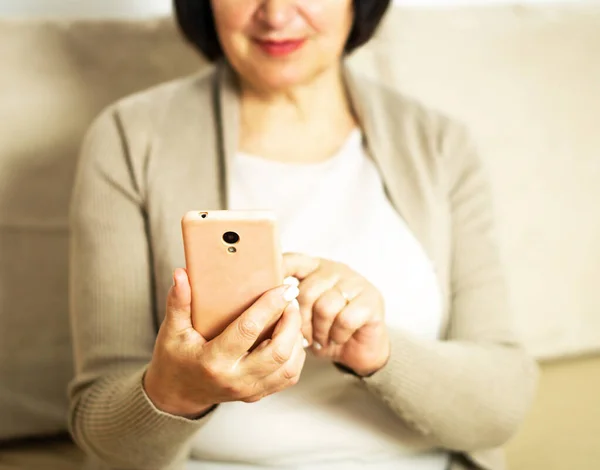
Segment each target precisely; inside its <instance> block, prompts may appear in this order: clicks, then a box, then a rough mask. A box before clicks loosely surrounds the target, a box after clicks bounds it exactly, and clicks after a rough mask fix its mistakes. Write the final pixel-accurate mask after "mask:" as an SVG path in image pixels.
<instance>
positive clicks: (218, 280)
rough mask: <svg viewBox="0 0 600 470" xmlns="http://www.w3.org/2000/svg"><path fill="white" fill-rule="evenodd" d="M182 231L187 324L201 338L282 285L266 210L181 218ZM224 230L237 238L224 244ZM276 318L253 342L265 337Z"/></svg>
mask: <svg viewBox="0 0 600 470" xmlns="http://www.w3.org/2000/svg"><path fill="white" fill-rule="evenodd" d="M203 215H204V217H205V218H203V217H202V216H203ZM182 232H183V243H184V248H185V258H186V265H187V271H188V276H189V278H190V284H191V287H192V322H193V325H194V328H195V329H196V330H197V331H198V332H199V333H200V334H202V336H204V337H205V338H206V339H207V340H211V339H213V338H215V337H216V336H218V335H219V334H220V333H222V332H223V330H224V329H225V328H226V327H227V326H228V325H229V324H230V323H231V322H232V321H233V320H235V319H236V318H238V317H239V315H240V314H242V313H243V312H244V311H245V310H246V309H247V308H248V307H250V306H251V305H252V304H253V303H254V302H255V301H256V300H257V299H258V298H259V297H260V296H261V295H262V294H264V293H265V292H266V291H268V290H270V289H272V288H274V287H277V286H279V285H281V283H282V282H283V265H282V256H281V249H280V245H279V235H278V232H277V224H276V221H275V218H274V217H273V216H272V215H271V214H270V213H268V212H259V211H256V212H254V211H204V212H197V211H195V212H190V213H188V214H186V216H185V217H184V218H183V220H182ZM227 232H234V233H236V234H238V235H239V241H238V242H237V243H235V244H228V243H226V242H225V241H224V239H223V236H224V234H225V233H227ZM231 248H235V252H231V251H230V249H231ZM278 319H279V317H277V318H274V319H273V321H272V322H271V324H270V325H269V327H268V328H267V329H266V330H265V332H264V333H263V335H261V337H260V338H259V341H257V343H256V344H259V343H260V341H262V340H263V339H265V338H266V337H268V336H270V333H271V332H272V329H273V326H274V325H275V324H276V323H277V320H278Z"/></svg>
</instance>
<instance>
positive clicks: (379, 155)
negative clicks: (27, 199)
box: [70, 0, 536, 470]
mask: <svg viewBox="0 0 600 470" xmlns="http://www.w3.org/2000/svg"><path fill="white" fill-rule="evenodd" d="M388 6H389V1H388V0H355V1H351V0H244V1H242V0H218V1H217V0H213V1H209V0H204V1H200V0H197V1H191V0H177V1H176V2H175V7H176V11H177V16H178V19H179V23H180V26H181V28H182V30H183V32H184V33H185V35H186V37H187V38H188V39H189V40H190V41H191V43H192V44H193V45H195V46H196V47H197V48H198V49H199V50H200V51H201V52H202V53H204V54H205V55H206V56H207V57H208V58H209V59H211V60H213V61H215V63H216V67H215V68H214V70H213V71H211V72H210V73H208V74H204V75H201V76H193V77H188V78H185V79H183V80H179V81H176V82H173V83H169V84H166V85H163V86H160V87H157V88H155V89H153V90H150V91H147V92H144V93H141V94H138V95H135V96H133V97H131V98H128V99H125V100H123V101H121V102H119V103H117V104H116V105H114V106H112V107H111V108H110V109H108V110H107V111H106V112H105V113H103V114H102V116H101V117H99V118H98V120H97V121H96V122H95V124H94V125H93V127H92V129H91V130H90V132H89V134H88V136H87V138H86V140H85V144H84V147H83V151H82V157H81V163H80V166H79V170H78V175H77V183H76V188H75V192H74V195H73V206H72V229H73V234H72V249H71V254H72V261H71V263H72V278H71V279H72V280H71V289H72V323H73V333H74V341H75V357H76V366H77V374H76V378H75V380H74V382H73V384H72V387H71V391H70V393H71V400H72V411H71V423H72V432H73V435H74V437H75V439H76V440H77V442H78V443H79V444H80V445H81V446H82V447H83V448H84V449H85V450H86V451H87V452H88V454H89V455H90V456H92V457H93V458H95V460H96V462H97V464H98V467H99V468H119V469H123V468H127V469H163V468H169V469H171V468H173V469H175V468H182V467H184V466H187V467H189V468H198V469H230V468H252V469H256V468H261V467H268V466H270V467H279V468H280V467H287V466H290V467H294V468H302V469H321V468H322V469H351V468H355V467H358V466H361V467H370V468H376V469H411V470H413V469H414V470H425V469H427V470H434V469H435V470H445V469H447V468H451V469H464V468H476V469H484V470H500V469H502V468H504V466H503V462H502V455H501V452H500V451H498V450H494V449H497V448H498V447H500V446H502V445H503V444H504V443H505V442H506V441H507V440H508V439H509V438H510V437H511V436H512V435H513V434H514V432H515V430H516V428H517V426H518V424H519V422H520V421H521V420H522V418H523V415H524V413H525V411H526V409H527V407H528V405H529V403H530V400H531V397H532V393H533V389H534V382H535V370H536V369H535V365H534V363H533V362H532V361H531V359H530V358H528V357H527V355H526V354H525V353H524V352H523V350H522V349H521V348H520V347H519V345H518V343H517V341H516V340H515V336H514V334H513V332H512V330H511V325H510V321H509V311H508V307H507V300H506V294H505V289H504V283H503V276H502V272H501V268H500V265H499V261H498V256H497V253H496V247H495V245H494V242H493V241H492V233H491V232H492V216H491V209H490V201H489V195H488V187H487V183H486V182H485V179H484V176H483V174H482V170H481V168H480V163H479V160H478V158H477V156H476V155H475V153H474V150H473V148H472V146H471V144H470V143H469V141H468V139H467V138H466V137H465V133H464V132H463V130H462V129H461V128H460V127H459V126H457V125H455V124H453V123H452V122H451V121H449V120H447V119H446V118H444V117H442V116H440V115H438V114H436V113H434V112H431V111H429V110H427V109H424V108H422V107H421V106H419V105H418V104H416V103H414V102H412V101H410V100H408V99H406V98H404V97H401V96H398V95H397V94H395V93H394V92H392V91H390V90H387V89H385V88H383V87H381V86H379V85H377V84H374V83H370V82H368V81H366V80H365V79H362V78H360V77H357V76H356V75H354V74H353V73H351V72H349V71H348V70H347V69H346V67H345V65H344V59H343V58H344V56H345V55H346V54H347V53H349V52H351V51H352V50H354V49H356V48H357V47H359V46H361V45H362V44H363V43H365V42H366V41H367V40H368V39H369V38H370V37H371V35H372V34H373V32H374V30H375V29H376V26H377V25H378V24H379V21H380V20H381V18H382V16H383V15H384V13H385V11H386V9H387V8H388ZM218 208H230V209H252V208H270V209H272V210H274V211H275V212H276V214H277V215H278V217H279V221H280V230H281V234H282V243H283V247H284V249H285V250H286V251H287V252H289V253H294V254H287V255H286V256H285V268H286V272H287V275H288V276H290V277H295V278H297V279H298V280H299V281H300V284H299V288H298V287H296V286H295V285H287V286H281V287H278V288H276V289H273V290H272V291H269V292H267V293H266V294H265V295H264V296H263V297H262V298H260V299H259V300H258V301H257V302H256V304H255V305H253V306H252V307H251V308H250V309H249V310H248V311H246V312H245V313H244V314H243V315H242V316H241V317H240V318H239V319H238V320H236V321H235V322H234V323H233V324H232V325H230V327H229V328H228V329H227V330H226V331H225V332H224V333H223V334H222V335H220V336H219V337H217V338H216V339H214V340H212V341H208V342H207V341H206V340H205V339H204V338H202V337H201V336H200V335H199V334H198V333H197V332H196V331H195V330H194V329H193V328H192V324H191V320H190V297H191V296H190V286H189V281H188V279H187V275H186V272H185V270H183V269H176V270H175V272H174V274H173V271H172V269H173V268H174V267H177V266H183V265H184V257H183V249H182V243H181V234H180V225H179V220H180V217H181V216H182V215H183V214H184V213H185V212H186V211H188V210H192V209H218ZM295 300H297V301H295ZM165 305H166V309H165V308H164V307H163V306H165ZM273 315H282V316H281V320H280V321H279V324H278V328H277V331H276V333H275V334H274V335H273V337H272V339H271V341H269V342H267V343H264V344H262V345H261V346H260V347H259V348H258V349H257V350H256V351H253V352H252V353H250V354H248V349H249V348H250V346H251V345H252V344H253V343H254V339H255V338H256V337H257V336H258V335H259V334H260V333H261V331H262V328H263V326H264V325H265V322H266V321H267V320H268V319H269V318H272V317H273ZM306 346H308V347H306ZM300 377H301V379H300ZM190 457H191V458H190ZM188 459H190V460H189V461H188ZM102 466H103V467H102Z"/></svg>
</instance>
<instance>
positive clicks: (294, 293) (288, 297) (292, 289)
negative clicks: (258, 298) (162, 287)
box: [283, 286, 300, 302]
mask: <svg viewBox="0 0 600 470" xmlns="http://www.w3.org/2000/svg"><path fill="white" fill-rule="evenodd" d="M299 295H300V290H299V289H298V287H296V286H289V287H288V288H287V289H286V290H285V292H284V293H283V300H285V301H286V302H291V301H292V300H294V299H296V298H297V297H298V296H299Z"/></svg>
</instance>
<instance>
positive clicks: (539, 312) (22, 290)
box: [0, 6, 600, 441]
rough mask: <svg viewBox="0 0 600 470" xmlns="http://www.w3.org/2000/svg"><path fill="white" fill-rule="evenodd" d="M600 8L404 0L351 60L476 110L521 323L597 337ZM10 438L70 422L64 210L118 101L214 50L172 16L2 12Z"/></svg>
mask: <svg viewBox="0 0 600 470" xmlns="http://www.w3.org/2000/svg"><path fill="white" fill-rule="evenodd" d="M598 31H600V9H598V8H595V7H593V6H590V7H580V8H569V9H563V8H556V7H535V8H516V7H511V8H508V7H501V8H496V7H495V8H489V9H488V8H486V9H468V8H457V9H452V10H443V11H434V10H418V9H417V10H413V9H405V8H402V9H395V10H394V11H393V12H392V14H391V15H390V16H389V17H388V19H387V21H386V24H385V26H384V27H383V28H382V30H381V32H380V34H379V36H378V38H377V39H376V40H375V41H373V42H372V43H371V44H370V45H369V46H368V47H367V48H365V49H363V50H361V51H360V52H359V53H358V54H357V55H356V56H355V57H354V58H353V59H352V64H353V66H354V67H356V68H358V69H360V70H361V71H363V72H364V73H367V74H371V75H373V76H374V77H375V78H377V79H378V80H382V81H384V82H386V83H388V84H390V85H391V86H394V87H398V88H399V89H401V90H402V91H403V92H405V93H409V94H413V95H415V96H416V97H418V98H419V99H421V100H422V101H424V102H425V103H426V104H429V105H432V106H434V107H437V108H440V109H442V110H444V111H446V112H447V113H449V114H451V115H454V116H456V117H458V118H460V119H462V120H463V121H465V122H466V123H467V124H468V125H469V126H470V127H471V129H472V130H473V132H474V134H475V136H476V138H477V140H478V142H479V143H480V147H481V149H482V154H483V155H484V156H485V157H486V163H487V165H488V167H489V169H490V175H491V177H492V184H493V189H494V193H495V196H496V197H495V199H496V206H497V212H498V219H499V222H500V229H501V230H500V233H501V245H502V250H503V253H504V255H505V258H506V261H507V265H508V272H509V279H510V281H511V287H512V291H513V294H514V295H513V298H514V305H515V310H516V314H517V320H518V325H519V327H520V330H521V332H522V335H523V337H524V339H525V341H526V343H527V344H528V346H529V347H530V348H531V350H532V351H533V352H534V353H536V354H537V355H539V356H541V357H550V356H557V355H562V354H571V353H580V352H584V351H589V350H592V349H600V318H599V317H600V316H599V315H598V309H599V307H600V289H598V288H597V286H596V284H597V282H598V281H597V280H598V279H600V216H599V215H598V209H597V205H598V202H597V201H600V185H598V184H597V181H599V180H600V133H599V132H598V131H597V129H596V123H598V122H600V61H598V60H597V58H598V57H600V34H598ZM0 57H1V58H2V61H1V62H0V135H1V138H0V441H1V440H5V439H10V438H17V437H23V436H31V435H41V434H49V433H54V432H60V431H64V430H65V429H66V420H65V417H66V413H67V398H66V391H65V390H66V386H67V383H68V381H69V380H70V378H71V376H72V373H73V372H72V361H71V345H70V333H69V326H68V293H67V244H68V231H67V213H68V205H69V198H70V192H71V184H72V179H73V174H74V168H75V163H76V157H77V153H78V148H79V145H80V141H81V137H82V135H83V133H84V131H85V129H86V128H87V127H88V125H89V124H90V122H91V120H92V119H93V117H94V116H95V115H96V114H97V113H98V112H99V111H100V110H101V109H102V108H104V107H105V106H106V105H108V104H109V103H111V102H113V101H115V100H117V99H118V98H120V97H122V96H125V95H128V94H130V93H132V92H134V91H137V90H141V89H144V88H147V87H149V86H151V85H153V84H156V83H159V82H162V81H166V80H169V79H171V78H174V77H178V76H182V75H185V74H188V73H191V72H193V71H196V70H198V69H199V68H201V67H203V66H206V63H205V62H203V61H202V60H201V59H200V58H199V57H198V56H197V55H196V54H195V53H194V52H193V51H192V50H191V49H190V48H189V47H187V46H186V45H184V44H183V42H182V41H181V39H180V38H179V36H178V35H177V33H176V31H175V28H174V26H173V24H172V22H171V21H170V20H152V21H139V22H118V21H26V22H22V21H0Z"/></svg>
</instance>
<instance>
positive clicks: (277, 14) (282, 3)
mask: <svg viewBox="0 0 600 470" xmlns="http://www.w3.org/2000/svg"><path fill="white" fill-rule="evenodd" d="M296 1H297V0H264V1H263V2H262V5H261V6H260V8H259V10H258V18H259V20H260V21H262V22H263V23H265V25H266V26H267V27H268V28H269V29H281V28H283V27H285V26H287V25H288V24H289V23H290V22H291V21H292V19H293V18H294V15H295V14H296V5H295V4H296Z"/></svg>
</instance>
